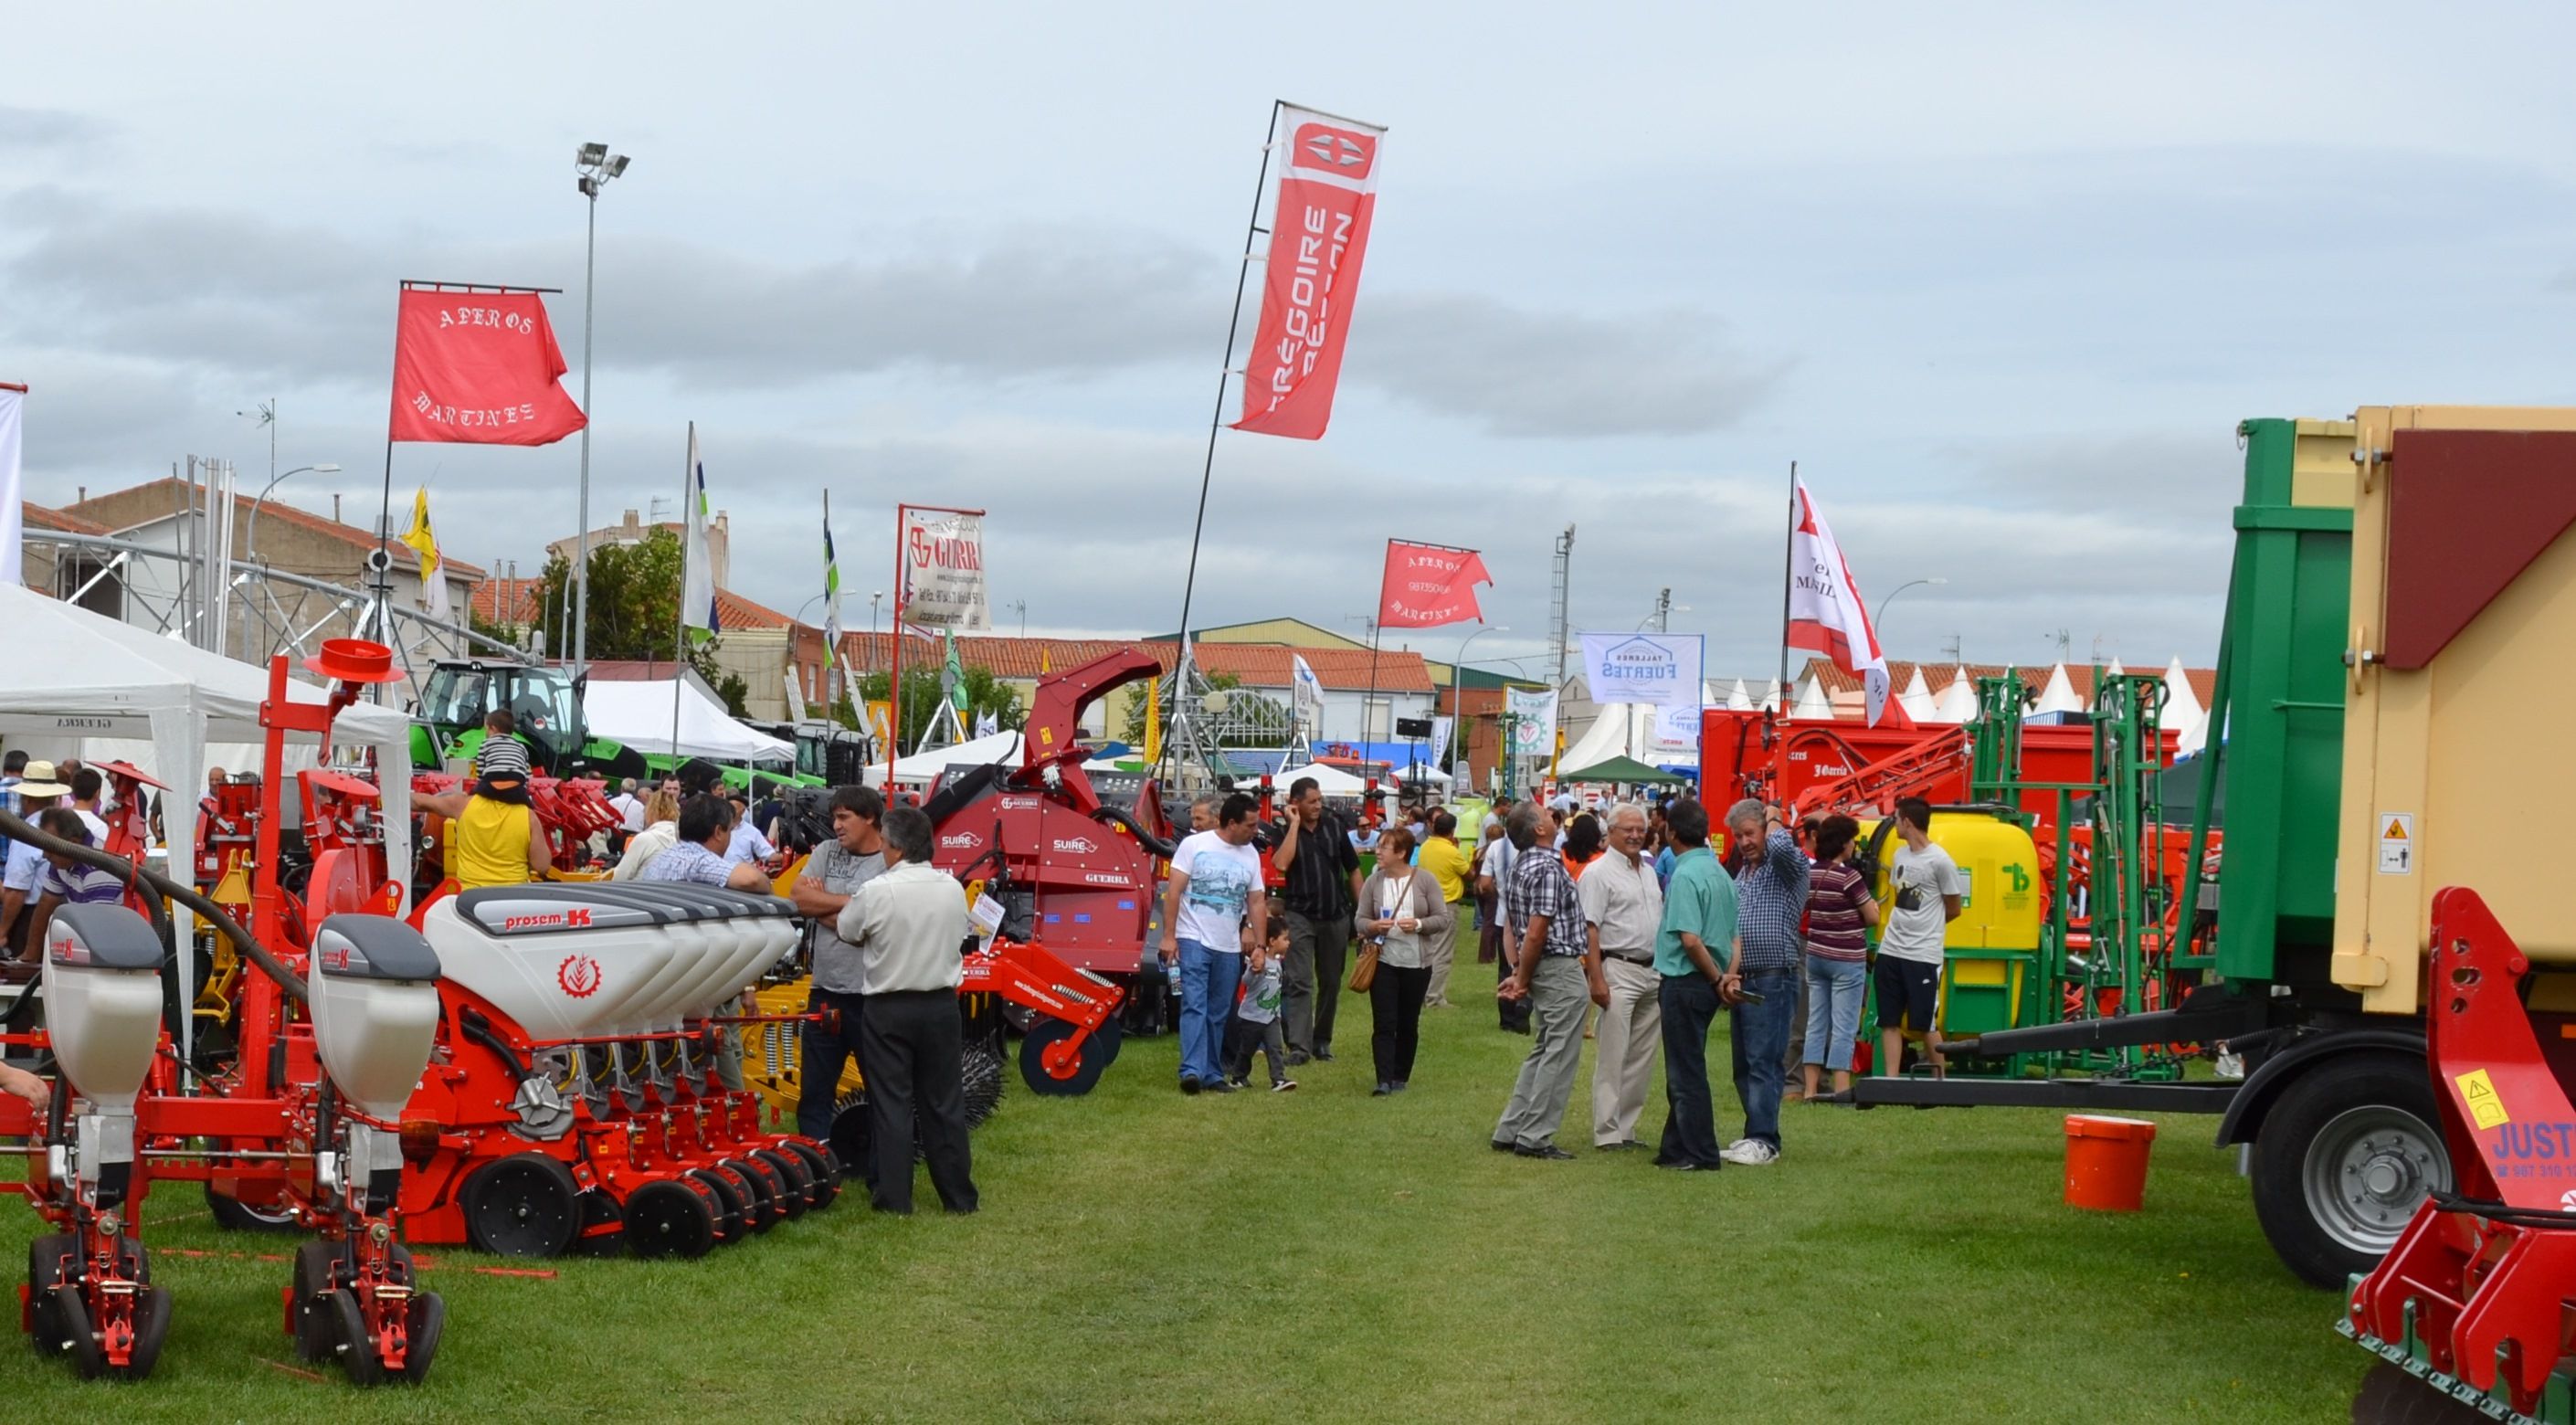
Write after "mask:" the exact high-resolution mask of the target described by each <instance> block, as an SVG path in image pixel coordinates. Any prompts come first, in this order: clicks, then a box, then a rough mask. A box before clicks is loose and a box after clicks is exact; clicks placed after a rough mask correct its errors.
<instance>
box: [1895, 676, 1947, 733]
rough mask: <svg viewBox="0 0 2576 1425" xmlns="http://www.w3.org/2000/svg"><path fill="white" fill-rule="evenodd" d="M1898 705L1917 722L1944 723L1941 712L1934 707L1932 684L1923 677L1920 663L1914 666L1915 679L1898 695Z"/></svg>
mask: <svg viewBox="0 0 2576 1425" xmlns="http://www.w3.org/2000/svg"><path fill="white" fill-rule="evenodd" d="M1896 705H1897V706H1898V707H1901V708H1903V709H1905V715H1906V716H1907V717H1910V718H1912V719H1914V720H1915V721H1916V722H1925V723H1930V722H1940V721H1943V719H1942V717H1941V714H1940V712H1939V710H1938V709H1936V708H1934V707H1933V705H1932V682H1931V680H1930V679H1928V678H1925V677H1924V676H1923V665H1922V664H1920V663H1917V664H1915V665H1914V677H1913V678H1912V679H1911V680H1909V681H1908V682H1907V683H1906V685H1905V691H1904V692H1901V693H1899V694H1897V695H1896Z"/></svg>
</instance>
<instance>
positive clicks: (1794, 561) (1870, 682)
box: [1787, 480, 1888, 727]
mask: <svg viewBox="0 0 2576 1425" xmlns="http://www.w3.org/2000/svg"><path fill="white" fill-rule="evenodd" d="M1797 495H1798V523H1797V526H1796V527H1795V528H1794V529H1792V530H1791V531H1790V532H1789V548H1790V556H1789V628H1788V637H1787V642H1788V645H1789V646H1790V647H1791V648H1804V649H1807V650H1809V651H1811V652H1816V653H1821V654H1823V655H1825V656H1826V657H1828V658H1831V659H1832V660H1834V666H1835V667H1837V668H1840V669H1842V670H1843V671H1844V672H1846V673H1849V674H1851V675H1852V676H1853V677H1855V678H1858V679H1860V680H1861V687H1862V689H1863V692H1864V700H1865V702H1866V705H1867V708H1868V713H1869V725H1870V726H1872V727H1876V726H1878V721H1879V717H1880V715H1881V713H1882V712H1883V711H1884V710H1885V709H1886V707H1887V705H1888V697H1887V693H1888V687H1887V657H1886V655H1885V654H1883V653H1881V652H1880V651H1879V647H1878V633H1877V631H1876V630H1875V629H1872V628H1871V627H1870V626H1869V605H1867V604H1865V603H1863V602H1861V597H1860V590H1859V589H1858V588H1856V587H1855V586H1854V585H1853V584H1852V576H1851V561H1850V560H1847V559H1845V558H1844V557H1843V547H1842V545H1840V544H1839V543H1837V542H1835V540H1834V531H1833V526H1831V525H1828V524H1826V523H1825V516H1824V512H1823V511H1821V510H1819V509H1817V508H1816V501H1815V498H1814V497H1813V496H1811V495H1809V494H1808V493H1807V482H1805V481H1804V480H1801V481H1799V482H1798V483H1797Z"/></svg>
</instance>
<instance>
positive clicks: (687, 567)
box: [680, 421, 722, 643]
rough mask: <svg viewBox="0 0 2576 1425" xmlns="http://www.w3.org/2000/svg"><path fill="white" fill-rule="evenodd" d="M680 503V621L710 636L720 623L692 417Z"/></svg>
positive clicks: (704, 473) (701, 467)
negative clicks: (684, 521)
mask: <svg viewBox="0 0 2576 1425" xmlns="http://www.w3.org/2000/svg"><path fill="white" fill-rule="evenodd" d="M681 504H682V505H683V507H684V508H685V509H686V511H687V514H688V532H687V534H685V535H684V536H682V538H681V540H680V555H681V558H682V559H683V560H684V561H685V563H684V564H683V565H682V568H681V571H680V621H681V622H682V623H684V624H686V625H688V626H689V627H690V628H694V629H698V630H700V631H701V632H702V633H704V634H705V635H706V636H707V637H710V638H711V637H713V636H714V635H715V634H716V633H717V632H719V631H720V629H721V627H722V626H721V624H720V623H719V622H718V620H717V618H716V566H715V561H714V560H713V559H712V558H710V557H709V556H708V554H707V518H708V517H707V467H706V462H704V461H702V460H700V459H698V423H697V422H695V421H691V422H689V488H688V493H687V495H686V496H684V497H683V499H682V500H681ZM698 641H699V642H701V643H703V642H705V641H706V639H705V638H701V639H699V640H698Z"/></svg>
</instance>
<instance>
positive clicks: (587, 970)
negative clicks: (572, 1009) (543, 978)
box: [555, 955, 599, 999]
mask: <svg viewBox="0 0 2576 1425" xmlns="http://www.w3.org/2000/svg"><path fill="white" fill-rule="evenodd" d="M555 983H556V984H559V985H561V986H563V992H564V993H565V994H568V995H570V996H572V997H573V998H574V999H588V998H590V997H591V996H592V995H594V994H596V993H598V991H599V961H597V960H595V959H593V958H591V957H590V956H588V955H566V956H565V957H563V963H562V964H560V965H557V966H556V967H555Z"/></svg>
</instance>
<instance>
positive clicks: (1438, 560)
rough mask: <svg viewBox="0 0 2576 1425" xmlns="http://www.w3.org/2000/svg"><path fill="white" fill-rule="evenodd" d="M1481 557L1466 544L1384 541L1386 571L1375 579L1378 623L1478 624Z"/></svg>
mask: <svg viewBox="0 0 2576 1425" xmlns="http://www.w3.org/2000/svg"><path fill="white" fill-rule="evenodd" d="M1492 582H1494V576H1492V575H1491V574H1488V573H1486V572H1485V561H1484V558H1483V556H1481V555H1479V554H1477V553H1476V551H1474V550H1472V549H1451V548H1449V547H1448V546H1447V545H1442V544H1407V543H1405V542H1404V541H1402V540H1400V539H1390V540H1388V541H1387V542H1386V576H1385V577H1384V578H1383V579H1381V580H1380V581H1379V583H1378V596H1377V602H1378V608H1377V625H1378V627H1380V628H1437V627H1439V626H1440V625H1442V624H1444V623H1466V622H1468V621H1469V620H1471V619H1472V620H1474V621H1476V622H1478V623H1482V622H1483V621H1484V618H1485V613H1484V610H1482V609H1480V608H1478V607H1477V606H1476V586H1477V585H1478V584H1490V583H1492Z"/></svg>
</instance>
